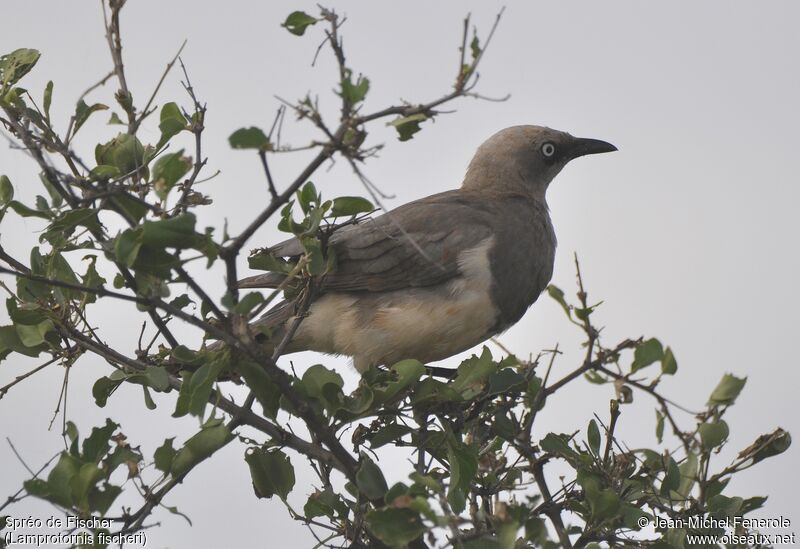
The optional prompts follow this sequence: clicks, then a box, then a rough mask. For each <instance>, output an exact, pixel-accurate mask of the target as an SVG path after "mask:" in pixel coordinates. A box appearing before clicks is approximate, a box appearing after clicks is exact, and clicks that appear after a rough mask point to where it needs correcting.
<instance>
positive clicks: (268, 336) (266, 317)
mask: <svg viewBox="0 0 800 549" xmlns="http://www.w3.org/2000/svg"><path fill="white" fill-rule="evenodd" d="M294 314H295V310H294V302H292V301H281V302H280V303H278V304H277V305H275V306H274V307H273V308H271V309H270V310H269V311H267V312H266V313H264V314H263V315H262V316H261V318H259V319H257V320H255V321H253V322H251V323H250V328H251V329H252V332H253V337H254V338H255V340H256V342H257V343H258V344H259V345H261V346H262V347H264V349H265V351H266V352H268V353H272V351H273V350H274V349H275V347H277V346H278V345H279V344H280V342H281V341H282V340H283V337H284V335H286V330H287V322H288V320H289V319H290V318H292V316H294ZM224 345H225V343H224V342H222V341H216V342H214V343H212V344H210V345H208V347H207V348H208V349H209V350H210V351H217V350H219V349H221V348H222V347H223V346H224Z"/></svg>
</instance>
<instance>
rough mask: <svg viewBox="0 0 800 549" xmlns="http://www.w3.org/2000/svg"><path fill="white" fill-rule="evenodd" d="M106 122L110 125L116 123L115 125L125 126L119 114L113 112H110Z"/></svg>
mask: <svg viewBox="0 0 800 549" xmlns="http://www.w3.org/2000/svg"><path fill="white" fill-rule="evenodd" d="M107 124H109V125H112V124H116V125H117V126H125V125H126V124H125V122H123V121H122V119H120V117H119V115H118V114H117V113H115V112H112V113H111V116H110V117H109V118H108V122H107Z"/></svg>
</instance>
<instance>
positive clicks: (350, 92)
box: [339, 69, 369, 106]
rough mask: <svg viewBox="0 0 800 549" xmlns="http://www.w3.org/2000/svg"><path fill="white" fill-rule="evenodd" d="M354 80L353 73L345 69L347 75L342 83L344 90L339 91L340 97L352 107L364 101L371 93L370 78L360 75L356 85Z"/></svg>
mask: <svg viewBox="0 0 800 549" xmlns="http://www.w3.org/2000/svg"><path fill="white" fill-rule="evenodd" d="M352 78H353V71H351V70H350V69H345V75H344V78H343V79H342V82H341V85H342V89H341V90H340V91H339V95H340V96H341V97H342V98H343V99H344V100H345V101H347V102H348V103H349V104H350V105H351V106H352V105H356V104H357V103H360V102H361V101H363V100H364V98H365V97H366V96H367V92H368V91H369V78H367V77H365V76H362V75H360V74H359V75H358V79H356V81H355V83H353V79H352Z"/></svg>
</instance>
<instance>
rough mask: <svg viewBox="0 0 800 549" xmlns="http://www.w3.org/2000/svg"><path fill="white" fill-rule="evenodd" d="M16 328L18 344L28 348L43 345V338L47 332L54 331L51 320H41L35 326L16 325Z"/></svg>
mask: <svg viewBox="0 0 800 549" xmlns="http://www.w3.org/2000/svg"><path fill="white" fill-rule="evenodd" d="M16 328H17V335H18V336H19V340H20V342H21V343H22V344H23V345H24V346H25V347H29V348H34V347H38V346H40V345H43V344H44V343H45V342H46V339H45V336H47V334H48V332H53V331H55V326H53V322H52V321H51V320H43V321H42V322H40V323H39V324H35V325H25V324H17V325H16Z"/></svg>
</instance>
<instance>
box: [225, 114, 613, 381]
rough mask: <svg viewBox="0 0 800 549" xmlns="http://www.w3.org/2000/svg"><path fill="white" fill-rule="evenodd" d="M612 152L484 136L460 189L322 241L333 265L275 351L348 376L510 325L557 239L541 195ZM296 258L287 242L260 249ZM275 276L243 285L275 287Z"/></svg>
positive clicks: (283, 325) (455, 349)
mask: <svg viewBox="0 0 800 549" xmlns="http://www.w3.org/2000/svg"><path fill="white" fill-rule="evenodd" d="M615 150H617V148H616V147H614V146H613V145H611V144H610V143H606V142H605V141H600V140H597V139H585V138H578V137H573V136H572V135H570V134H568V133H564V132H560V131H556V130H553V129H550V128H545V127H540V126H514V127H510V128H506V129H504V130H501V131H499V132H497V133H496V134H494V135H493V136H492V137H490V138H489V139H488V140H487V141H486V142H484V143H483V144H482V145H481V146H480V147H479V148H478V150H477V152H476V153H475V156H474V157H473V159H472V161H471V162H470V164H469V167H468V169H467V173H466V176H465V177H464V181H463V183H462V185H461V188H459V189H456V190H451V191H446V192H442V193H439V194H434V195H432V196H428V197H425V198H422V199H419V200H416V201H414V202H411V203H408V204H405V205H403V206H400V207H398V208H396V209H394V210H391V211H389V212H387V213H385V214H383V215H380V216H377V217H375V218H371V219H368V220H366V221H364V222H362V223H358V224H355V225H349V226H346V227H342V228H341V229H339V230H337V231H335V232H334V233H333V235H332V236H331V238H330V241H329V246H330V247H331V248H332V249H333V250H334V251H335V254H336V258H337V266H336V269H335V271H334V272H332V273H329V274H327V275H326V276H325V277H324V278H323V279H322V280H321V281H320V282H319V285H318V291H319V293H318V297H317V299H316V300H315V301H314V302H313V303H312V304H311V306H310V308H309V310H308V313H307V315H306V317H305V318H304V319H303V321H302V322H301V324H300V326H299V328H298V330H297V332H296V333H295V335H294V337H293V338H292V340H291V342H290V343H289V344H288V346H287V348H286V350H285V352H286V353H293V352H299V351H309V350H310V351H318V352H322V353H328V354H335V355H346V356H349V357H352V359H353V365H354V366H355V368H356V369H357V370H358V371H359V372H364V371H365V370H367V369H368V368H369V367H370V366H381V365H386V366H390V365H392V364H394V363H396V362H397V361H399V360H402V359H408V358H411V359H417V360H419V361H421V362H423V363H429V362H433V361H437V360H441V359H444V358H447V357H449V356H452V355H455V354H457V353H459V352H461V351H464V350H466V349H469V348H470V347H473V346H475V345H477V344H479V343H481V342H482V341H484V340H486V339H488V338H489V337H492V336H494V335H496V334H499V333H501V332H503V331H505V330H506V329H508V328H509V327H510V326H512V325H513V324H515V323H516V322H517V321H518V320H519V319H520V318H522V315H523V314H524V313H525V311H526V310H527V309H528V308H529V307H530V306H531V305H532V304H533V303H534V302H535V301H536V299H537V298H538V297H539V294H540V293H541V292H542V291H543V290H544V289H545V288H546V287H547V284H548V283H549V282H550V278H551V276H552V274H553V262H554V258H555V250H556V236H555V233H554V231H553V226H552V223H551V221H550V215H549V212H548V207H547V202H546V200H545V193H546V191H547V188H548V186H549V185H550V182H551V181H552V180H553V178H554V177H555V176H556V175H557V174H558V173H559V172H560V171H561V169H562V168H563V167H564V166H565V165H566V164H567V163H568V162H569V161H570V160H573V159H575V158H578V157H580V156H585V155H588V154H596V153H605V152H611V151H615ZM269 251H270V253H271V254H272V255H274V256H275V257H295V258H296V257H297V256H300V255H301V254H302V253H303V247H302V246H301V244H300V242H299V241H298V240H297V239H290V240H287V241H285V242H281V243H280V244H277V245H276V246H273V247H272V248H270V249H269ZM284 278H285V275H282V274H280V273H266V274H261V275H257V276H253V277H249V278H246V279H244V280H242V281H241V282H240V284H239V286H240V287H241V288H276V287H278V286H279V285H280V284H281V282H283V280H284ZM295 314H296V305H295V303H293V302H291V301H284V302H282V303H280V304H278V305H277V306H275V307H274V308H273V309H272V310H270V311H268V312H267V313H266V314H265V316H264V317H262V318H261V319H259V320H257V321H256V322H255V323H254V324H255V326H256V327H262V328H268V329H269V330H267V331H269V332H270V333H271V334H272V336H271V337H270V338H269V340H268V341H266V342H265V343H264V344H265V345H268V346H270V345H271V346H274V345H276V344H277V343H276V342H279V341H281V339H282V336H283V334H284V333H285V331H286V329H287V327H288V326H290V325H291V324H290V323H291V322H292V321H293V319H294V317H295Z"/></svg>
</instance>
